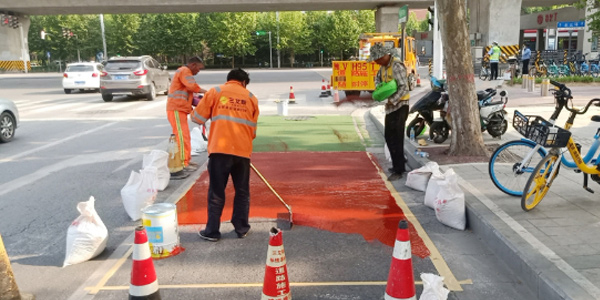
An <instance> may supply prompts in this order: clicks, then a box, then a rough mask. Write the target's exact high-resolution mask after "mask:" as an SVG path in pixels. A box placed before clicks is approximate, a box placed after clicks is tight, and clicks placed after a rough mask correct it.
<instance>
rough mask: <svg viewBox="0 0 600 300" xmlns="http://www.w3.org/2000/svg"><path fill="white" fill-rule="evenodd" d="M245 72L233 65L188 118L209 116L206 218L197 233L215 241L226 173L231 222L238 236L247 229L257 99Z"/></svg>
mask: <svg viewBox="0 0 600 300" xmlns="http://www.w3.org/2000/svg"><path fill="white" fill-rule="evenodd" d="M248 83H250V77H249V76H248V73H247V72H246V71H244V70H242V69H234V70H231V71H230V72H229V74H228V75H227V82H226V83H225V84H224V85H221V86H218V87H214V88H212V89H210V90H209V91H208V92H207V93H206V94H205V95H204V98H203V99H202V101H200V103H199V104H198V106H196V108H195V109H194V113H193V114H192V121H194V122H196V123H199V124H204V122H206V121H208V119H210V120H211V123H210V132H209V134H208V146H207V151H208V166H207V169H208V176H209V180H210V182H209V188H208V221H207V223H206V228H205V229H204V230H202V231H200V232H198V234H199V235H200V238H202V239H204V240H208V241H211V242H216V241H218V240H219V239H220V238H221V232H220V225H221V214H222V213H223V207H224V206H225V187H226V186H227V180H228V179H229V175H231V179H232V180H233V186H234V188H235V197H234V199H233V213H232V215H231V224H232V225H233V227H234V229H235V232H236V234H237V236H238V238H244V237H246V235H247V234H248V231H249V230H250V224H249V223H248V216H249V212H250V155H251V154H252V141H253V140H254V138H255V137H256V124H257V122H258V114H259V111H258V99H256V97H255V96H254V95H253V94H252V93H251V92H250V91H248V90H247V89H246V86H247V85H248Z"/></svg>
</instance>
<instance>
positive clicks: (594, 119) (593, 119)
mask: <svg viewBox="0 0 600 300" xmlns="http://www.w3.org/2000/svg"><path fill="white" fill-rule="evenodd" d="M592 121H594V122H600V116H599V115H593V116H592Z"/></svg>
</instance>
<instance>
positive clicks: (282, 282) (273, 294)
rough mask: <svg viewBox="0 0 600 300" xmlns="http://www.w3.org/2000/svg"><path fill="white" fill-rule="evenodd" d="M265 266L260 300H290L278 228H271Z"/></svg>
mask: <svg viewBox="0 0 600 300" xmlns="http://www.w3.org/2000/svg"><path fill="white" fill-rule="evenodd" d="M270 235H271V237H270V238H269V249H268V253H267V266H266V267H265V280H264V282H263V292H262V297H261V298H260V299H261V300H292V294H291V293H290V281H289V279H288V275H287V264H286V260H285V251H284V250H283V234H282V232H281V229H279V228H275V227H273V228H271V232H270Z"/></svg>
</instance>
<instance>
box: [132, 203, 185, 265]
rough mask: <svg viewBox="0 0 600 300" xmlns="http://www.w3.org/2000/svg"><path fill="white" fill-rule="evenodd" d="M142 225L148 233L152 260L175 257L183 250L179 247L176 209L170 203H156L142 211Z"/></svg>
mask: <svg viewBox="0 0 600 300" xmlns="http://www.w3.org/2000/svg"><path fill="white" fill-rule="evenodd" d="M142 212H143V213H144V214H143V216H142V224H143V225H144V227H146V232H147V233H148V243H149V244H150V251H151V252H152V258H154V259H160V258H166V257H170V256H175V255H177V254H179V253H181V252H183V251H184V250H185V249H184V248H182V247H181V246H180V245H179V230H178V222H177V207H176V206H175V204H172V203H158V204H153V205H150V206H147V207H146V208H144V209H143V210H142Z"/></svg>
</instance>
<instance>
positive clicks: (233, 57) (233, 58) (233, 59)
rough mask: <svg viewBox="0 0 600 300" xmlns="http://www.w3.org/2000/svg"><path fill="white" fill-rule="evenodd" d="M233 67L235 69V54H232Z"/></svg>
mask: <svg viewBox="0 0 600 300" xmlns="http://www.w3.org/2000/svg"><path fill="white" fill-rule="evenodd" d="M231 68H232V69H235V56H234V55H232V56H231Z"/></svg>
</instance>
